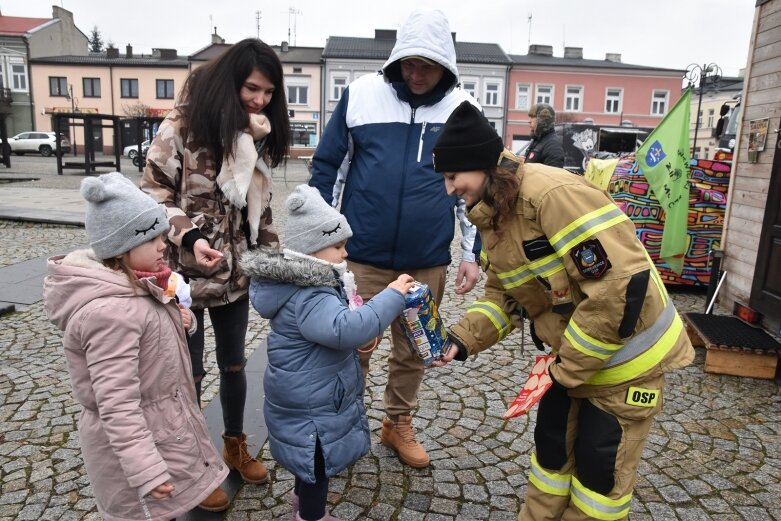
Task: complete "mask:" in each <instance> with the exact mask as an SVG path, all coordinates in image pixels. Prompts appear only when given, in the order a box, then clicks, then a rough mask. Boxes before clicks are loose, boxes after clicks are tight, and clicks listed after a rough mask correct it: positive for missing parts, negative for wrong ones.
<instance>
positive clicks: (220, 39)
mask: <svg viewBox="0 0 781 521" xmlns="http://www.w3.org/2000/svg"><path fill="white" fill-rule="evenodd" d="M212 43H225V38H223V37H222V36H220V35H219V34H217V26H216V25H215V26H214V32H213V33H212Z"/></svg>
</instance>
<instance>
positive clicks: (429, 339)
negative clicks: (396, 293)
mask: <svg viewBox="0 0 781 521" xmlns="http://www.w3.org/2000/svg"><path fill="white" fill-rule="evenodd" d="M401 322H402V324H403V325H404V332H405V333H406V335H407V340H408V341H409V344H410V349H411V350H412V352H413V353H414V354H416V355H418V356H419V357H420V358H421V359H422V360H423V364H424V365H425V366H427V367H428V366H430V365H431V363H432V362H434V361H436V360H439V359H441V358H442V356H443V355H444V349H445V345H446V344H447V331H446V330H445V324H444V323H443V322H442V319H441V318H440V316H439V311H438V309H437V303H436V302H435V301H434V297H433V296H432V294H431V290H430V289H429V287H428V285H426V284H423V283H421V282H417V281H416V282H415V283H414V284H413V285H412V288H411V289H410V290H409V291H408V292H407V294H406V295H405V305H404V311H403V312H402V313H401Z"/></svg>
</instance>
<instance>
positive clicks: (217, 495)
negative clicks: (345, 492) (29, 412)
mask: <svg viewBox="0 0 781 521" xmlns="http://www.w3.org/2000/svg"><path fill="white" fill-rule="evenodd" d="M81 194H82V196H84V198H85V199H86V200H87V202H88V206H87V216H86V220H85V224H86V229H87V237H88V238H89V244H90V247H91V249H88V250H77V251H74V252H72V253H69V254H68V255H66V256H58V257H53V258H51V259H49V262H48V275H47V276H46V279H45V282H44V306H45V308H46V313H47V315H48V317H49V320H51V321H52V323H54V324H55V325H56V326H57V327H58V328H60V329H61V330H62V331H63V332H64V334H63V339H62V345H63V348H64V352H65V362H66V365H67V367H68V374H69V376H70V380H71V386H72V387H73V394H74V395H75V397H76V399H77V400H78V402H79V403H80V404H81V406H82V412H81V414H80V416H79V442H80V444H81V452H82V456H83V459H84V466H85V467H86V469H87V475H88V476H89V479H90V483H91V484H92V489H93V491H94V492H95V503H96V505H97V507H98V512H99V513H100V515H101V516H102V518H103V519H106V520H107V521H123V520H127V519H149V520H161V521H168V520H170V519H172V518H174V517H176V516H179V515H182V514H184V513H186V512H188V511H189V510H191V509H192V508H194V507H196V506H200V507H201V508H203V509H205V510H209V511H213V512H219V511H223V510H225V509H227V508H228V503H229V502H228V496H227V494H225V492H224V491H223V490H222V489H221V488H220V483H221V482H222V481H223V480H224V479H225V477H226V476H227V475H228V470H227V469H226V468H225V466H224V465H223V464H222V461H221V460H220V455H219V453H218V452H217V449H216V448H215V447H214V445H213V444H212V442H211V438H210V437H209V431H208V429H207V427H206V422H205V421H204V418H203V414H202V413H201V409H200V408H199V407H198V404H197V402H196V398H195V391H194V383H193V379H192V375H191V372H190V355H189V353H188V351H187V341H186V339H185V330H192V326H194V325H195V320H194V317H193V316H192V314H191V313H190V311H189V310H187V309H186V308H185V307H184V306H182V307H179V306H178V305H177V304H176V302H175V299H174V298H173V297H171V296H167V295H165V293H164V292H165V290H166V289H167V286H168V281H169V279H170V276H171V269H170V268H169V267H168V266H167V265H166V264H165V261H164V252H165V249H166V243H165V232H166V231H167V230H168V221H167V219H166V218H165V209H164V208H163V207H162V206H161V205H159V204H157V203H156V202H155V201H153V200H152V199H150V198H149V197H148V196H146V195H145V194H144V193H142V192H141V191H140V190H139V189H138V188H137V187H136V186H135V185H134V184H133V182H132V181H130V180H129V179H127V178H126V177H125V176H123V175H122V174H120V173H119V172H112V173H110V174H104V175H101V176H100V177H87V178H86V179H84V180H83V181H82V183H81Z"/></svg>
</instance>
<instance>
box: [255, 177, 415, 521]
mask: <svg viewBox="0 0 781 521" xmlns="http://www.w3.org/2000/svg"><path fill="white" fill-rule="evenodd" d="M287 209H288V218H287V223H286V227H287V230H286V234H285V243H284V244H285V249H284V250H283V252H284V254H283V255H280V254H275V253H267V252H265V251H261V250H258V251H254V252H248V253H247V254H245V255H244V258H243V259H242V268H243V270H244V272H245V273H247V274H248V275H250V276H252V283H251V285H250V299H251V300H252V305H253V306H254V307H255V309H256V310H257V311H258V313H260V315H261V316H262V317H263V318H267V319H270V320H271V333H270V334H269V336H268V343H267V346H268V348H267V349H268V366H267V367H266V373H265V376H264V377H263V388H264V391H265V401H264V417H265V419H266V425H267V426H268V432H269V445H270V447H271V454H272V455H273V456H274V459H275V460H276V461H277V462H279V464H280V465H282V466H283V467H285V468H286V469H287V470H289V471H290V472H291V473H292V474H293V475H295V488H294V491H293V511H294V513H295V518H294V519H296V520H299V521H301V520H303V521H314V520H323V521H338V519H337V518H335V517H333V516H331V515H330V514H328V512H327V511H326V498H327V495H328V480H329V478H330V477H332V476H334V475H336V474H338V473H339V472H341V471H342V470H343V469H345V468H346V467H348V466H349V465H351V464H352V463H354V462H355V461H356V460H357V459H358V458H360V457H361V456H363V455H364V454H366V453H367V452H368V451H369V443H370V442H369V422H368V419H367V417H366V410H365V409H364V404H363V387H364V381H363V373H362V370H361V365H360V361H359V359H358V352H357V350H358V348H360V347H361V346H364V344H366V343H367V342H370V341H372V342H371V343H370V344H369V349H371V348H372V347H373V346H376V345H377V343H378V342H379V338H378V336H379V335H381V334H382V332H383V331H384V330H385V328H387V327H388V325H390V323H391V322H392V321H393V320H394V319H395V318H396V317H398V316H399V314H400V313H401V312H402V310H403V309H404V294H406V293H407V291H408V290H409V289H410V287H412V283H413V279H412V277H410V276H409V275H406V274H402V275H399V276H398V277H397V278H396V280H394V281H393V282H391V283H390V284H388V287H387V288H386V289H384V290H383V291H381V292H380V293H378V294H377V295H375V296H374V297H373V298H372V299H371V300H369V301H368V302H366V304H362V302H361V300H360V299H359V298H358V297H357V288H356V285H355V280H354V278H353V276H352V273H351V272H350V271H349V270H347V263H346V262H345V259H346V257H347V252H346V250H345V244H346V242H347V239H349V238H350V237H351V236H352V231H351V229H350V225H349V224H348V222H347V220H346V219H345V217H344V216H343V215H341V214H340V213H339V212H337V211H336V210H334V209H333V208H331V207H330V206H329V205H328V204H327V203H326V202H325V201H323V199H322V197H320V194H319V192H318V191H317V190H316V189H314V188H312V187H311V186H307V185H300V186H298V187H296V189H295V190H294V191H293V193H292V194H290V196H289V197H288V199H287ZM361 304H362V305H361Z"/></svg>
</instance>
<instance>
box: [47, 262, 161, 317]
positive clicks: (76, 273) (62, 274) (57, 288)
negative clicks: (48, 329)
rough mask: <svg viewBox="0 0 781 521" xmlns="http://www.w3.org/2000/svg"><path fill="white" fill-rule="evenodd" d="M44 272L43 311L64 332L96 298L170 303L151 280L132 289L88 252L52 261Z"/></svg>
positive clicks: (122, 275)
mask: <svg viewBox="0 0 781 521" xmlns="http://www.w3.org/2000/svg"><path fill="white" fill-rule="evenodd" d="M47 270H48V275H47V276H46V278H45V279H44V308H45V309H46V313H47V315H48V316H49V320H51V321H52V322H53V323H54V324H55V325H56V326H57V327H59V328H60V329H62V330H63V331H64V330H65V327H66V325H67V323H68V321H69V320H70V319H71V317H72V316H73V315H75V314H76V313H77V312H78V311H79V310H80V309H81V308H82V307H83V306H85V305H86V304H88V303H90V302H92V301H93V300H95V299H98V298H103V297H116V298H133V297H136V296H138V295H144V294H147V293H148V294H150V295H152V297H154V298H155V299H157V300H159V301H160V302H162V303H164V304H165V303H166V302H168V301H169V300H170V299H171V297H168V296H166V295H165V294H164V293H163V290H162V289H161V288H159V287H158V286H156V285H155V284H154V282H153V281H152V279H151V278H148V279H141V280H140V281H139V284H138V285H134V284H133V283H132V282H130V280H129V279H128V278H127V276H126V275H125V274H124V273H122V272H121V271H114V270H112V269H111V268H108V267H107V266H106V265H105V264H103V263H102V262H101V261H100V260H99V259H98V258H97V257H96V256H95V252H93V251H92V250H91V249H84V250H75V251H72V252H71V253H69V254H67V255H59V256H56V257H51V258H50V259H49V260H48V264H47Z"/></svg>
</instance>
